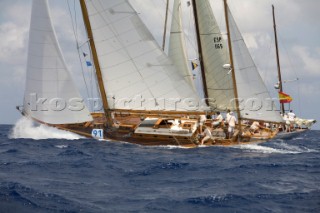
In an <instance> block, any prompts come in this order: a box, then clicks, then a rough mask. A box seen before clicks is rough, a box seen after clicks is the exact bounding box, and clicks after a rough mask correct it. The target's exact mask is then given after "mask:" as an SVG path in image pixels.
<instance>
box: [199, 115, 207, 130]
mask: <svg viewBox="0 0 320 213" xmlns="http://www.w3.org/2000/svg"><path fill="white" fill-rule="evenodd" d="M206 120H207V116H206V115H200V118H199V126H200V127H199V128H200V134H202V127H203V125H204V123H205V122H206Z"/></svg>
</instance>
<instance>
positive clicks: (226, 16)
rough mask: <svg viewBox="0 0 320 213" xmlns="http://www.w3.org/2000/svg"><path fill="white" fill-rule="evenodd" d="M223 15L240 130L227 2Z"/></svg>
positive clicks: (225, 0)
mask: <svg viewBox="0 0 320 213" xmlns="http://www.w3.org/2000/svg"><path fill="white" fill-rule="evenodd" d="M224 13H225V19H226V26H227V35H228V47H229V55H230V65H231V73H232V82H233V91H234V97H235V101H236V111H237V114H238V120H239V128H240V130H241V115H240V107H239V98H238V89H237V80H236V73H235V70H234V63H233V51H232V42H231V34H230V26H229V12H228V4H227V0H224Z"/></svg>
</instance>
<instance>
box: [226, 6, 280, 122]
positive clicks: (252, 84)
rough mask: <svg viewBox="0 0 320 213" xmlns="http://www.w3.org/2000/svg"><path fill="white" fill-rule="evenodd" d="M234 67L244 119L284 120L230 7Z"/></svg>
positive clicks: (241, 112)
mask: <svg viewBox="0 0 320 213" xmlns="http://www.w3.org/2000/svg"><path fill="white" fill-rule="evenodd" d="M228 15H229V22H230V23H229V25H230V36H231V42H232V50H233V59H234V69H235V75H236V81H237V89H238V96H239V100H240V108H241V109H240V114H241V117H242V118H244V119H251V120H261V121H269V122H283V119H282V117H281V116H280V113H279V112H278V111H276V107H275V106H274V102H273V101H272V99H271V96H270V94H269V92H268V90H267V88H266V86H265V84H264V83H263V80H262V78H261V76H260V74H259V72H258V69H257V67H256V65H255V64H254V61H253V59H252V57H251V55H250V53H249V50H248V48H247V46H246V44H245V42H244V39H243V37H242V35H241V33H240V31H239V29H238V27H237V25H236V23H235V20H234V18H233V16H232V14H231V12H230V9H229V8H228Z"/></svg>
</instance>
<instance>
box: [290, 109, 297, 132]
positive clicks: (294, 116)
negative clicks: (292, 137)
mask: <svg viewBox="0 0 320 213" xmlns="http://www.w3.org/2000/svg"><path fill="white" fill-rule="evenodd" d="M288 117H289V121H290V131H292V130H293V129H294V123H295V122H294V121H295V119H296V114H294V113H293V111H292V110H290V112H289V113H288Z"/></svg>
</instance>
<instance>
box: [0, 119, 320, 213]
mask: <svg viewBox="0 0 320 213" xmlns="http://www.w3.org/2000/svg"><path fill="white" fill-rule="evenodd" d="M12 128H13V126H9V125H1V126H0V212H1V213H2V212H23V213H24V212H27V213H29V212H30V213H37V212H320V155H319V152H320V131H309V132H308V133H304V134H303V135H300V136H299V137H298V138H294V139H291V140H288V141H284V140H273V141H270V142H266V143H263V144H254V145H243V146H233V147H200V148H194V149H182V148H178V147H143V146H138V145H133V144H127V143H118V142H105V141H96V140H92V139H81V138H73V140H71V139H72V138H69V137H65V136H63V137H65V138H68V139H41V138H43V136H45V135H46V134H49V133H48V132H42V133H41V131H43V129H27V132H28V133H31V134H34V138H36V139H38V140H34V139H32V137H27V138H28V139H22V138H19V137H23V136H19V137H17V136H12V135H13V134H14V133H12ZM20 128H23V127H20ZM19 131H21V129H20V130H19ZM46 131H49V132H50V131H51V133H53V132H52V131H53V130H51V129H49V130H46ZM40 133H41V134H42V137H39V134H40ZM51 133H50V134H51ZM15 134H16V133H15ZM57 134H60V133H55V135H54V137H55V138H59V137H58V136H57Z"/></svg>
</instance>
